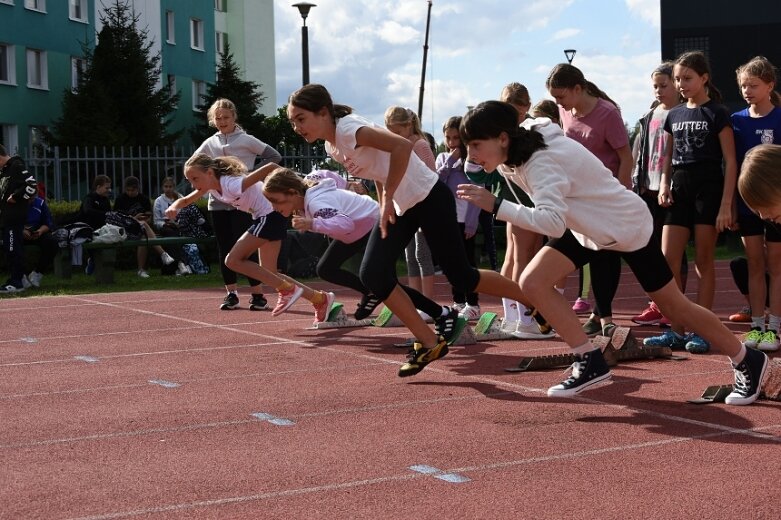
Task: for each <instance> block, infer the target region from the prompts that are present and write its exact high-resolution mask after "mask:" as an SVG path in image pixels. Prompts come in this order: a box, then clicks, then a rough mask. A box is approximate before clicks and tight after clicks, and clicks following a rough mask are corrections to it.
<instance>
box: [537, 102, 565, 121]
mask: <svg viewBox="0 0 781 520" xmlns="http://www.w3.org/2000/svg"><path fill="white" fill-rule="evenodd" d="M531 114H532V117H547V118H548V119H550V120H551V121H553V122H554V123H556V124H561V122H560V121H559V105H557V104H556V102H555V101H553V100H551V99H543V100H542V101H539V102H538V103H537V104H536V105H534V107H533V108H532V110H531Z"/></svg>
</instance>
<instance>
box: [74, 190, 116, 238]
mask: <svg viewBox="0 0 781 520" xmlns="http://www.w3.org/2000/svg"><path fill="white" fill-rule="evenodd" d="M109 211H111V201H110V200H109V199H108V197H106V196H104V195H98V194H97V193H95V192H94V191H91V192H89V193H87V196H86V197H84V200H82V201H81V207H80V208H79V216H78V220H80V221H81V222H84V223H86V224H89V225H90V226H91V227H92V229H100V228H101V227H103V226H104V225H105V224H106V213H107V212H109Z"/></svg>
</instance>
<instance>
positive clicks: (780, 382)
mask: <svg viewBox="0 0 781 520" xmlns="http://www.w3.org/2000/svg"><path fill="white" fill-rule="evenodd" d="M732 388H733V386H732V385H714V386H709V387H708V388H706V389H705V391H704V392H703V393H702V395H701V396H700V397H698V398H697V399H689V400H687V402H689V403H692V404H713V403H723V402H724V399H725V398H726V397H727V396H728V395H729V394H730V392H732ZM759 398H760V399H763V398H764V399H770V400H771V401H781V359H778V358H776V359H772V360H771V361H770V364H769V365H768V367H767V372H766V373H765V379H764V380H763V381H762V387H761V389H760V394H759Z"/></svg>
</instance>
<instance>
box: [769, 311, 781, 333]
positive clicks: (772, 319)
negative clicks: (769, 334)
mask: <svg viewBox="0 0 781 520" xmlns="http://www.w3.org/2000/svg"><path fill="white" fill-rule="evenodd" d="M779 327H781V316H776V315H775V314H771V315H770V316H769V317H768V319H767V330H772V331H774V332H776V333H778V328H779Z"/></svg>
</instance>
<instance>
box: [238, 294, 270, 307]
mask: <svg viewBox="0 0 781 520" xmlns="http://www.w3.org/2000/svg"><path fill="white" fill-rule="evenodd" d="M236 304H237V305H238V298H237V299H236ZM266 309H268V300H266V297H265V296H263V295H262V294H253V295H252V296H250V299H249V310H251V311H264V310H266Z"/></svg>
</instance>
